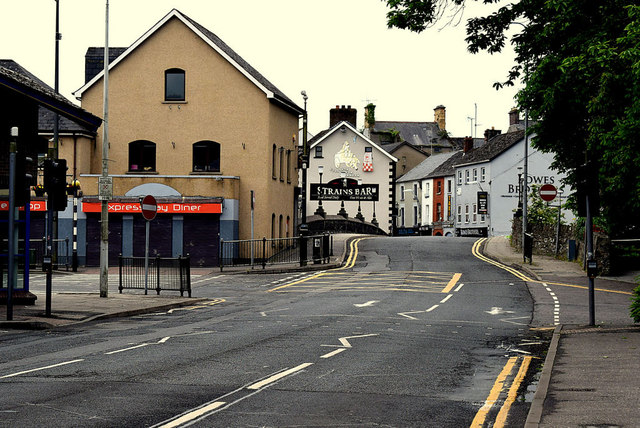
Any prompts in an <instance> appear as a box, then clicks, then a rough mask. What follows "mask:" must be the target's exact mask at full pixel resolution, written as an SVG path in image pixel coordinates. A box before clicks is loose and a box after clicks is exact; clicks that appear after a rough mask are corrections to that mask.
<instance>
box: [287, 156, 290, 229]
mask: <svg viewBox="0 0 640 428" xmlns="http://www.w3.org/2000/svg"><path fill="white" fill-rule="evenodd" d="M287 183H291V150H287ZM287 224H289V223H288V221H287ZM287 236H288V235H287Z"/></svg>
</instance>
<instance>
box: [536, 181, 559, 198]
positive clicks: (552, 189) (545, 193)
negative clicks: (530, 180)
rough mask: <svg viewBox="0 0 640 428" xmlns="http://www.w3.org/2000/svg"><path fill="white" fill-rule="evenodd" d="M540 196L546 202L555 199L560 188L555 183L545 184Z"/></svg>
mask: <svg viewBox="0 0 640 428" xmlns="http://www.w3.org/2000/svg"><path fill="white" fill-rule="evenodd" d="M539 193H540V198H542V200H543V201H545V202H551V201H553V200H554V199H555V198H556V196H557V195H558V189H556V186H554V185H553V184H544V185H543V186H542V187H540V190H539Z"/></svg>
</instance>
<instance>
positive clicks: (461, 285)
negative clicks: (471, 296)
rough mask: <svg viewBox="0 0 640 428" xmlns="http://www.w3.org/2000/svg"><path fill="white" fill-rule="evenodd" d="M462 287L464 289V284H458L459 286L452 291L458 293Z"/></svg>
mask: <svg viewBox="0 0 640 428" xmlns="http://www.w3.org/2000/svg"><path fill="white" fill-rule="evenodd" d="M462 287H464V284H460V285H458V286H457V287H456V289H455V290H453V291H456V292H458V291H460V289H461V288H462Z"/></svg>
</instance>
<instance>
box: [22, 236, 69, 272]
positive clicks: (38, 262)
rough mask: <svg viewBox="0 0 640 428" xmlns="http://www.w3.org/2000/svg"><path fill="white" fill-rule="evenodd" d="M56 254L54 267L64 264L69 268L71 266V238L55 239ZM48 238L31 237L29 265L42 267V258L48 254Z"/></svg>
mask: <svg viewBox="0 0 640 428" xmlns="http://www.w3.org/2000/svg"><path fill="white" fill-rule="evenodd" d="M53 245H54V249H53V251H54V255H55V257H54V258H53V268H54V269H58V268H59V267H60V266H64V267H65V269H66V270H69V267H70V266H71V259H72V251H71V246H70V245H69V238H65V239H54V240H53ZM46 248H47V239H46V238H41V239H29V265H30V266H31V267H33V268H42V260H43V259H44V255H45V254H46Z"/></svg>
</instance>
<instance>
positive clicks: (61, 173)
mask: <svg viewBox="0 0 640 428" xmlns="http://www.w3.org/2000/svg"><path fill="white" fill-rule="evenodd" d="M44 189H45V191H46V192H47V195H48V196H49V203H50V204H51V207H52V209H53V211H64V209H65V208H67V161H66V159H45V161H44Z"/></svg>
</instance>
